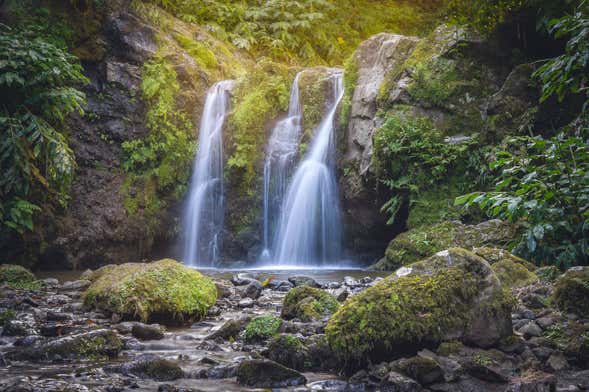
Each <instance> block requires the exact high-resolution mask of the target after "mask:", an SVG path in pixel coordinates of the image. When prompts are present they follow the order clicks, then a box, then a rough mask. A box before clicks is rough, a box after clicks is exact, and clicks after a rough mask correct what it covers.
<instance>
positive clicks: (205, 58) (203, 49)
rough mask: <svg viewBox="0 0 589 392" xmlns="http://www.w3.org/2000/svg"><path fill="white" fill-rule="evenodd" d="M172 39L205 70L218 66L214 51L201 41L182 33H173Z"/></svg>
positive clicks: (211, 69) (210, 70)
mask: <svg viewBox="0 0 589 392" xmlns="http://www.w3.org/2000/svg"><path fill="white" fill-rule="evenodd" d="M174 39H175V40H176V42H178V44H179V45H180V46H181V47H182V48H183V49H184V50H186V52H187V53H188V54H189V55H190V56H191V57H192V58H193V59H194V60H196V62H197V63H198V65H200V66H201V67H202V68H204V69H205V70H206V71H208V72H214V71H215V69H216V68H217V67H218V66H219V63H218V62H217V57H215V53H213V51H212V50H211V49H209V48H208V47H207V45H206V44H205V43H203V42H202V41H196V40H194V39H192V38H190V37H187V36H185V35H183V34H174Z"/></svg>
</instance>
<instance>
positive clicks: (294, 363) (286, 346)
mask: <svg viewBox="0 0 589 392" xmlns="http://www.w3.org/2000/svg"><path fill="white" fill-rule="evenodd" d="M265 355H266V357H267V358H269V359H271V360H272V361H275V362H278V363H279V364H281V365H284V366H286V367H288V368H291V369H295V370H301V371H302V370H305V368H306V367H307V364H308V363H309V358H308V357H309V353H308V351H307V348H306V347H305V345H304V344H303V342H301V339H299V338H298V337H296V336H294V335H289V334H282V335H278V336H275V337H274V338H273V339H272V340H270V343H268V350H267V351H266V354H265Z"/></svg>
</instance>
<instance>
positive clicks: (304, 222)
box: [273, 70, 343, 265]
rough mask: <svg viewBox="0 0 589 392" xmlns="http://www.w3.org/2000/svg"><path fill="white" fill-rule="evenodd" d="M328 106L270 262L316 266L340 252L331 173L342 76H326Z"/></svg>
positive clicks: (300, 169)
mask: <svg viewBox="0 0 589 392" xmlns="http://www.w3.org/2000/svg"><path fill="white" fill-rule="evenodd" d="M330 79H331V80H330V82H331V85H332V88H333V98H332V107H331V108H330V109H329V111H328V112H327V114H326V116H325V117H324V118H323V120H322V122H321V123H320V124H319V127H318V128H317V130H316V132H315V136H314V140H313V142H312V145H311V149H310V151H309V152H308V154H307V155H306V157H305V159H304V161H303V162H302V163H301V164H300V165H299V167H298V169H297V170H296V172H295V174H294V176H293V178H292V181H291V183H290V185H289V187H288V192H287V196H286V198H285V200H284V203H283V205H282V212H281V215H280V223H279V227H278V235H277V237H276V241H275V243H274V252H273V254H274V257H273V260H274V261H275V262H276V263H277V264H283V265H284V264H290V265H318V264H322V263H326V262H334V261H337V259H338V257H339V256H340V247H341V244H340V241H341V231H340V229H341V221H340V210H339V197H338V190H337V184H336V181H335V176H334V164H335V140H334V138H335V135H334V129H335V115H336V112H337V106H338V104H339V102H340V101H341V99H342V97H343V74H342V72H341V71H339V70H338V71H334V72H333V73H332V75H331V76H330Z"/></svg>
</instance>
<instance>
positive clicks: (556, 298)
mask: <svg viewBox="0 0 589 392" xmlns="http://www.w3.org/2000/svg"><path fill="white" fill-rule="evenodd" d="M551 299H552V303H553V304H555V305H556V306H557V307H558V308H559V309H561V310H562V311H563V312H569V313H574V314H576V315H578V316H581V317H589V267H573V268H570V269H569V270H568V271H567V272H565V273H564V274H563V275H562V276H561V277H560V278H558V280H557V281H556V288H555V290H554V293H553V294H552V298H551Z"/></svg>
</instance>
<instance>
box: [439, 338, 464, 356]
mask: <svg viewBox="0 0 589 392" xmlns="http://www.w3.org/2000/svg"><path fill="white" fill-rule="evenodd" d="M463 348H464V345H463V344H462V342H460V341H458V340H451V341H449V342H442V343H441V344H440V345H439V346H438V349H437V350H436V352H437V353H438V354H439V355H441V356H444V357H448V356H450V355H452V354H459V353H460V351H461V350H462V349H463Z"/></svg>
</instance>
